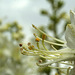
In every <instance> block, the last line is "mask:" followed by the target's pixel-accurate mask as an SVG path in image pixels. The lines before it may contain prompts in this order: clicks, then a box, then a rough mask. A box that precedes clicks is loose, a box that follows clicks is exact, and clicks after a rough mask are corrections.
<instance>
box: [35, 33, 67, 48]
mask: <svg viewBox="0 0 75 75" xmlns="http://www.w3.org/2000/svg"><path fill="white" fill-rule="evenodd" d="M34 36H35V37H37V38H39V39H40V40H42V39H41V38H40V37H38V36H37V35H36V34H34ZM44 42H46V43H49V44H53V45H57V46H64V47H66V45H64V44H58V43H54V42H49V41H47V40H44Z"/></svg>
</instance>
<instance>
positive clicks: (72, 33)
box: [65, 24, 75, 49]
mask: <svg viewBox="0 0 75 75" xmlns="http://www.w3.org/2000/svg"><path fill="white" fill-rule="evenodd" d="M65 39H66V41H67V46H68V47H69V48H71V49H75V29H74V28H73V27H72V25H70V24H69V25H67V27H66V32H65Z"/></svg>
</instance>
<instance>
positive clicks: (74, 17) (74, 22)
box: [70, 10, 75, 25]
mask: <svg viewBox="0 0 75 75" xmlns="http://www.w3.org/2000/svg"><path fill="white" fill-rule="evenodd" d="M70 19H71V24H72V25H75V12H73V11H72V10H70Z"/></svg>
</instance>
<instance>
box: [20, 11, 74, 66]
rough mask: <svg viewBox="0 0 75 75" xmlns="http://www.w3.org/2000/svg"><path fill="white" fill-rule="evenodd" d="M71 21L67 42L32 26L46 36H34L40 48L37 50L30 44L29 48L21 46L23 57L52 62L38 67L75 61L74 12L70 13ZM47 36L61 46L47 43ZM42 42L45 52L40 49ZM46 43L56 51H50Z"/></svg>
mask: <svg viewBox="0 0 75 75" xmlns="http://www.w3.org/2000/svg"><path fill="white" fill-rule="evenodd" d="M70 19H71V24H68V25H67V27H66V32H65V39H66V42H65V41H62V40H59V39H57V38H54V37H51V36H49V35H47V34H46V33H44V32H43V31H41V30H40V29H38V28H37V27H35V26H34V25H32V26H33V27H34V28H35V29H36V30H38V31H39V32H41V33H42V34H43V35H44V36H43V38H40V37H38V36H37V35H36V34H34V36H35V37H36V42H37V47H38V48H35V47H34V46H33V45H31V44H30V43H29V44H28V46H26V47H25V46H21V48H20V50H21V53H22V54H23V55H31V56H40V57H43V58H45V59H47V60H50V61H48V62H47V63H43V64H42V63H41V64H39V63H37V65H39V66H48V67H51V66H50V64H52V63H56V62H60V61H75V13H74V12H73V11H70ZM45 36H47V37H50V38H51V39H53V40H55V41H57V42H60V43H61V44H59V43H54V42H51V41H47V40H45ZM40 40H41V41H42V45H43V47H44V50H43V49H40V47H39V46H40V45H39V41H40ZM44 42H46V43H49V44H51V45H52V47H53V49H54V50H55V51H50V50H48V49H47V48H46V47H45V44H44ZM53 45H57V46H62V47H63V48H62V49H60V50H57V49H55V48H54V46H53Z"/></svg>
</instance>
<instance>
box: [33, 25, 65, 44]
mask: <svg viewBox="0 0 75 75" xmlns="http://www.w3.org/2000/svg"><path fill="white" fill-rule="evenodd" d="M32 26H33V27H34V28H35V29H37V30H38V31H39V32H41V33H42V34H44V35H46V36H48V37H50V38H52V39H54V40H56V41H59V42H61V43H66V42H65V41H62V40H59V39H57V38H54V37H52V36H50V35H47V34H46V33H44V32H43V31H41V30H40V29H38V28H37V27H36V26H35V25H33V24H32Z"/></svg>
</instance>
